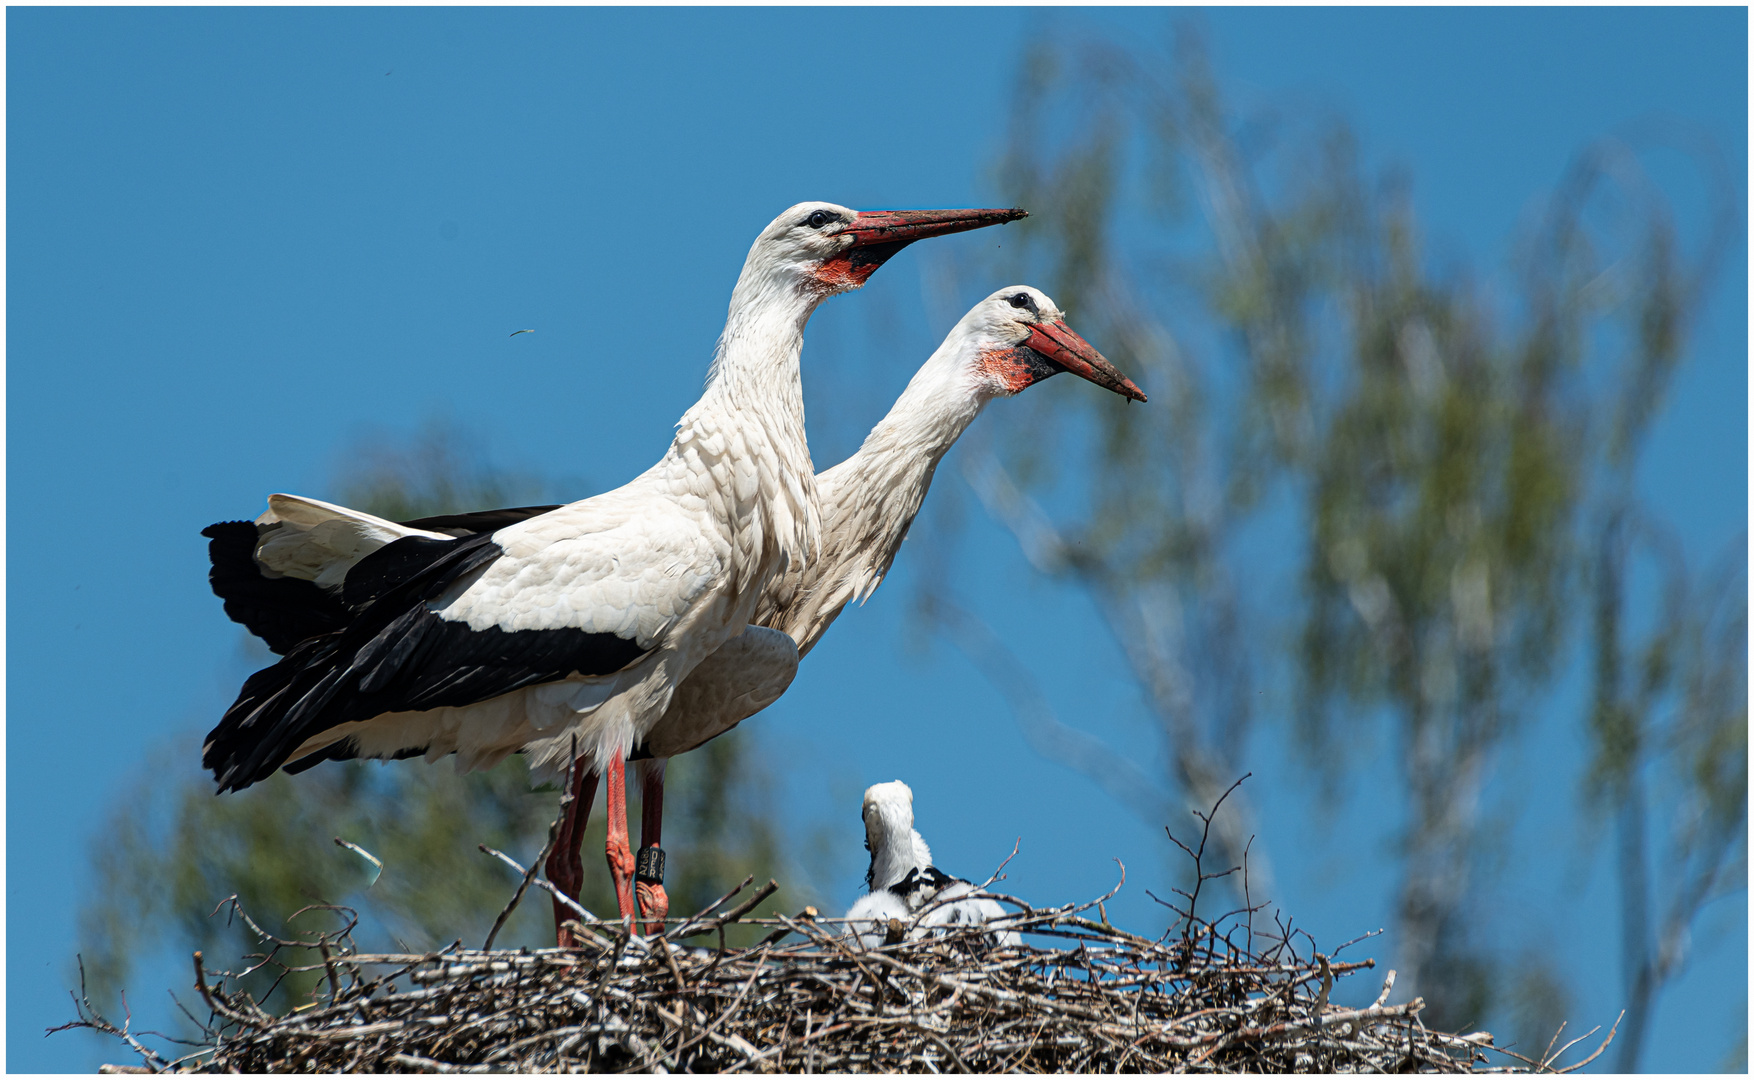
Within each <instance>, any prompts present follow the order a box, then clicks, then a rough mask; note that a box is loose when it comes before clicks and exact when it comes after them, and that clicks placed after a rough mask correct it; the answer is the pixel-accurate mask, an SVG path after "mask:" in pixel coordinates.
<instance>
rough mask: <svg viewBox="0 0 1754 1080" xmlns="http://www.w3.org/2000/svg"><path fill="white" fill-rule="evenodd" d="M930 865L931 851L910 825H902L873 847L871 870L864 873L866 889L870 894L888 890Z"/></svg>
mask: <svg viewBox="0 0 1754 1080" xmlns="http://www.w3.org/2000/svg"><path fill="white" fill-rule="evenodd" d="M931 865H932V849H931V848H929V847H927V846H926V842H925V841H924V840H922V839H920V834H919V832H918V831H916V830H915V829H914V828H913V826H912V825H904V826H902V827H901V828H899V829H897V830H895V831H894V832H893V833H891V834H889V835H888V836H886V837H885V838H884V839H883V841H882V842H881V843H878V844H876V845H874V846H873V848H872V851H871V867H870V869H869V870H867V871H865V887H866V888H867V889H869V890H871V891H872V892H875V891H877V890H878V889H887V888H888V887H889V886H891V885H894V884H895V883H896V882H898V881H900V880H901V879H902V878H905V877H907V876H908V874H909V873H910V872H912V871H914V870H924V869H926V868H927V867H929V866H931Z"/></svg>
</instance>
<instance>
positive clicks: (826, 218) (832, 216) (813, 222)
mask: <svg viewBox="0 0 1754 1080" xmlns="http://www.w3.org/2000/svg"><path fill="white" fill-rule="evenodd" d="M839 220H840V215H839V214H836V213H834V212H833V211H830V210H812V211H811V212H810V216H809V217H807V218H805V219H804V224H806V225H808V226H810V227H811V228H812V229H820V228H822V227H823V226H824V225H827V224H830V223H831V222H836V221H839Z"/></svg>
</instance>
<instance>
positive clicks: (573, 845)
mask: <svg viewBox="0 0 1754 1080" xmlns="http://www.w3.org/2000/svg"><path fill="white" fill-rule="evenodd" d="M573 773H574V774H575V775H574V776H573V782H572V805H571V806H569V807H567V811H566V817H564V818H562V819H561V822H560V835H559V836H557V837H556V838H555V841H554V850H553V851H552V852H550V853H549V855H548V866H547V869H548V880H549V882H550V883H551V884H553V885H554V887H555V888H557V889H559V890H560V891H561V892H563V893H565V894H566V895H568V896H570V897H572V898H573V899H574V900H577V899H578V898H579V890H580V889H582V888H583V887H584V884H585V867H584V863H583V862H582V861H581V860H580V858H579V847H580V845H582V844H583V843H584V840H585V824H586V823H587V822H589V821H590V820H591V804H592V803H593V802H595V801H596V799H597V774H596V773H594V772H592V771H591V770H590V769H588V768H586V767H585V763H584V762H582V761H581V762H579V763H578V764H577V765H576V766H575V767H574V768H573ZM576 918H578V912H576V911H574V910H573V909H571V908H569V907H567V906H566V905H565V904H562V903H561V902H560V901H559V900H555V901H554V934H555V939H556V940H557V941H558V942H559V944H560V947H561V948H563V949H570V948H572V947H573V945H574V944H575V942H574V941H573V939H572V935H571V934H569V933H567V932H566V931H565V930H562V929H561V928H560V924H561V923H564V922H565V921H566V920H568V919H576Z"/></svg>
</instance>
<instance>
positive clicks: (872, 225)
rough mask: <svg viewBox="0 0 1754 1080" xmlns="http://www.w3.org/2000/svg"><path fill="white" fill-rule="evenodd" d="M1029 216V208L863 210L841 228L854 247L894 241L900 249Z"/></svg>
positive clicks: (897, 248)
mask: <svg viewBox="0 0 1754 1080" xmlns="http://www.w3.org/2000/svg"><path fill="white" fill-rule="evenodd" d="M1028 216H1029V212H1028V211H1027V210H1019V209H1011V210H863V211H860V212H859V215H858V216H857V217H855V218H854V219H853V223H852V224H851V225H849V226H847V227H846V228H844V229H842V230H841V235H842V236H851V237H852V238H853V247H855V248H861V247H870V246H872V245H876V244H894V245H896V249H895V250H897V251H899V250H901V247H902V246H903V245H906V244H911V243H913V242H914V241H915V240H924V239H925V238H926V237H928V236H944V235H946V234H949V233H958V232H967V231H968V230H970V229H982V228H985V227H986V226H988V225H1003V224H1005V223H1006V222H1008V221H1016V220H1017V219H1018V218H1026V217H1028Z"/></svg>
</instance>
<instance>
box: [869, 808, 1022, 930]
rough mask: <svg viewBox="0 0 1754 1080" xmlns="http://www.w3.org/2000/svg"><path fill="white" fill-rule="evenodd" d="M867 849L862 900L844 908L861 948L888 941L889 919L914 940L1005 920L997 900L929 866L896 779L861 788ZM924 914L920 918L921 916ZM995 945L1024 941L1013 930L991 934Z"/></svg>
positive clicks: (911, 811)
mask: <svg viewBox="0 0 1754 1080" xmlns="http://www.w3.org/2000/svg"><path fill="white" fill-rule="evenodd" d="M863 816H864V819H865V850H867V851H869V852H870V853H871V867H870V869H869V870H867V871H866V872H865V888H866V889H867V890H868V891H867V892H866V894H865V895H864V896H861V897H859V899H858V900H856V901H854V903H853V906H852V907H851V908H849V909H847V918H848V919H849V920H852V921H850V922H848V923H847V929H848V931H849V932H851V933H852V934H853V935H854V936H856V937H857V938H858V939H859V941H860V943H862V944H864V945H866V946H867V947H869V946H874V945H882V944H883V943H884V942H885V941H886V940H888V939H889V937H890V936H891V935H890V931H889V923H890V920H892V919H894V920H900V921H901V922H902V923H904V924H905V923H910V922H912V921H913V920H914V919H915V917H916V916H917V917H918V920H919V924H918V926H917V927H914V928H913V933H912V936H914V937H920V936H924V935H925V934H929V933H931V932H933V931H934V930H942V929H944V928H947V927H954V926H985V925H988V924H991V923H997V922H999V921H1001V920H1003V919H1004V918H1005V909H1004V908H1003V907H1000V906H999V902H998V901H997V900H989V899H987V898H985V897H978V896H969V894H970V893H974V892H978V891H979V890H978V889H977V888H976V887H975V885H974V883H973V882H969V881H964V880H963V879H962V878H957V877H951V876H950V875H949V874H946V873H945V872H944V871H942V870H940V869H938V868H937V867H936V866H933V865H932V849H931V848H929V847H927V846H926V842H925V841H924V840H922V839H920V834H919V832H918V831H917V830H915V829H914V793H913V789H912V788H909V787H908V786H907V785H906V784H904V783H902V782H901V781H900V780H891V781H890V782H889V783H887V784H872V785H871V786H870V787H868V788H866V789H865V804H864V808H863ZM922 912H923V914H922ZM989 939H990V940H991V941H992V943H993V944H995V945H1016V944H1018V943H1019V942H1021V941H1022V938H1020V937H1019V936H1018V935H1017V932H1016V931H1014V930H1000V931H994V932H993V933H992V934H991V935H989Z"/></svg>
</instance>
